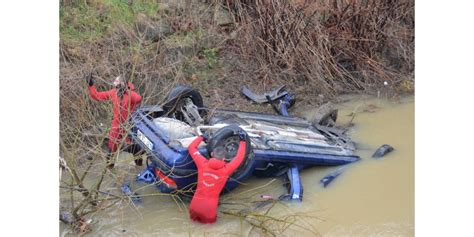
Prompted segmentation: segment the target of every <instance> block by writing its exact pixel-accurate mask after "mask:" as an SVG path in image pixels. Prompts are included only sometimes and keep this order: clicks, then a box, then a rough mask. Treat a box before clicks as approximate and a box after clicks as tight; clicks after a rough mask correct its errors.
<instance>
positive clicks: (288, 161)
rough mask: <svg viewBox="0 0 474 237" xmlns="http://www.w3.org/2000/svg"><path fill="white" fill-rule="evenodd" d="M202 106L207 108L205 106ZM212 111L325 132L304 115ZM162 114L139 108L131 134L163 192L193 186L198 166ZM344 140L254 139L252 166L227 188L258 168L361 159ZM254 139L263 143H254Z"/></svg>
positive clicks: (263, 170)
mask: <svg viewBox="0 0 474 237" xmlns="http://www.w3.org/2000/svg"><path fill="white" fill-rule="evenodd" d="M200 109H201V110H206V108H200ZM212 112H213V113H214V114H216V115H215V116H217V117H218V116H227V117H229V116H230V117H233V118H238V119H237V120H235V119H234V120H232V121H231V122H227V123H230V124H237V125H242V123H241V122H242V121H243V123H247V122H246V121H253V122H255V121H256V123H258V124H265V125H262V126H264V127H265V126H267V127H270V128H271V127H272V126H287V127H289V129H290V130H291V131H293V130H296V129H298V131H303V130H307V131H311V132H314V133H320V134H322V133H321V131H320V130H318V129H317V128H316V127H315V126H313V125H312V124H311V123H310V122H309V121H306V120H304V119H301V118H296V117H285V116H280V115H272V114H263V113H253V112H241V111H233V110H215V111H212ZM161 116H165V111H164V110H163V108H161V107H160V106H157V105H144V106H141V107H139V108H138V109H137V110H136V111H135V112H134V113H133V114H132V116H131V123H132V125H133V127H132V129H131V130H130V134H129V135H130V137H131V138H132V139H133V141H134V143H135V144H138V145H139V146H140V147H141V149H143V150H144V151H145V152H146V153H147V155H148V161H147V169H148V170H150V171H154V170H158V171H159V173H160V175H161V176H159V177H157V179H158V178H159V179H161V181H162V182H158V183H160V185H159V189H160V190H161V191H162V192H165V193H168V192H172V191H174V190H187V189H193V188H194V185H195V183H196V181H197V173H196V166H195V164H194V162H193V160H192V158H191V156H190V155H189V153H188V148H187V146H184V145H182V144H180V143H179V142H175V141H173V140H172V139H171V138H170V134H169V132H167V131H165V130H163V129H162V128H160V127H159V126H157V125H156V123H155V122H154V119H156V118H159V117H161ZM211 120H212V119H211ZM239 121H241V122H239ZM327 137H330V136H327ZM333 137H334V135H333ZM329 139H333V138H328V140H329ZM341 141H342V140H341ZM341 141H337V142H335V143H334V144H332V142H331V145H330V146H329V145H328V146H327V147H323V148H321V147H317V146H316V147H315V146H307V145H305V144H303V145H302V144H298V143H295V144H288V143H285V142H283V143H278V142H275V141H273V140H272V141H265V142H262V141H257V140H252V146H253V160H254V162H252V163H251V167H250V168H249V169H246V170H247V172H246V173H244V174H242V175H240V176H239V177H238V179H233V178H232V177H231V178H230V179H229V180H228V182H227V184H226V186H225V189H226V190H231V189H233V188H235V187H236V186H237V185H238V184H239V182H242V181H244V180H245V179H246V178H248V177H249V176H251V175H252V173H254V172H255V171H258V172H259V174H260V175H261V174H265V176H272V175H275V174H276V173H278V172H279V171H281V170H282V168H284V167H291V166H293V167H298V169H301V168H304V167H307V166H314V165H317V166H335V165H344V164H348V163H351V162H355V161H357V160H359V159H360V158H359V157H358V156H356V155H354V154H353V153H352V150H351V149H350V148H348V147H346V146H344V144H342V145H341ZM254 142H255V143H261V144H260V145H255V144H254ZM263 143H266V144H263ZM270 143H272V144H274V147H279V149H269V148H268V147H267V145H268V144H270ZM275 144H276V145H275ZM262 147H263V148H262ZM329 148H330V149H329ZM199 150H200V152H201V154H204V155H205V156H207V154H208V151H207V148H206V147H205V146H202V147H200V148H199ZM326 150H327V151H326ZM164 177H165V178H164ZM157 181H160V180H157ZM170 182H171V183H173V185H171V186H172V187H170Z"/></svg>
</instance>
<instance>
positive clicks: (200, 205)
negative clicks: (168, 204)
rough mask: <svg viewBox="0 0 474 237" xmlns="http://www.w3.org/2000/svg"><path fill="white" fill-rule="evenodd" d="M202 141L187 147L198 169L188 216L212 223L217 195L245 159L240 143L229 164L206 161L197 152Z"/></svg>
mask: <svg viewBox="0 0 474 237" xmlns="http://www.w3.org/2000/svg"><path fill="white" fill-rule="evenodd" d="M202 140H203V137H202V136H199V137H197V138H196V139H195V140H194V141H193V142H192V143H191V144H190V145H189V154H191V157H192V158H193V160H194V162H195V163H196V166H197V169H198V183H197V189H196V192H195V193H194V196H193V200H192V201H191V205H190V206H189V215H190V217H191V219H193V220H194V221H199V222H201V223H213V222H215V221H216V218H217V206H218V203H219V195H220V193H221V191H222V189H223V188H224V186H225V184H226V182H227V179H228V178H229V176H230V175H231V174H232V173H234V171H235V169H237V168H238V167H239V165H240V163H242V161H243V160H244V158H245V146H246V144H245V141H240V144H239V149H238V150H237V155H236V157H235V158H234V159H233V160H232V161H231V162H229V163H226V162H225V161H224V160H219V159H215V158H211V159H209V160H207V159H206V158H205V157H204V156H202V155H201V154H200V153H199V151H198V145H199V143H201V142H202Z"/></svg>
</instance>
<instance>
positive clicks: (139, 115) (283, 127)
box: [130, 86, 360, 200]
mask: <svg viewBox="0 0 474 237" xmlns="http://www.w3.org/2000/svg"><path fill="white" fill-rule="evenodd" d="M241 92H242V93H243V95H245V96H247V97H248V98H250V99H251V100H253V101H255V102H257V103H265V102H268V103H271V104H272V106H273V107H274V109H275V110H276V111H277V112H278V113H279V115H273V114H264V113H256V112H243V111H235V110H227V109H209V108H207V107H205V106H204V104H203V100H202V97H201V95H200V94H199V92H198V91H196V90H194V89H192V88H191V87H188V86H178V87H176V88H174V89H173V90H172V91H171V92H170V93H169V95H168V96H167V99H166V100H165V103H163V105H162V106H159V105H142V106H141V107H139V108H138V109H137V110H136V111H135V112H134V114H133V115H132V117H131V123H132V126H133V127H132V129H131V130H130V136H131V138H132V139H133V141H134V143H136V144H137V145H138V146H139V147H140V148H141V149H142V150H143V151H145V153H146V154H147V157H148V158H147V162H146V163H147V167H146V169H145V170H144V171H143V172H141V173H140V174H139V175H138V177H137V180H138V181H142V182H146V183H154V184H156V185H157V187H158V188H159V189H160V190H161V192H165V193H170V192H174V191H178V190H179V191H180V192H183V191H191V192H192V191H193V190H194V188H195V186H196V181H197V172H196V166H195V164H194V162H193V160H192V158H191V156H190V155H189V153H188V146H189V144H190V143H191V142H192V141H193V140H194V139H195V138H196V136H198V135H200V134H203V133H204V132H208V133H210V134H211V139H210V140H209V142H208V143H207V144H202V145H201V146H200V147H199V150H200V152H201V154H203V155H204V156H207V157H209V154H210V153H211V152H212V150H213V149H215V148H216V147H219V146H220V147H223V148H225V150H226V156H225V157H226V158H225V159H226V161H230V160H231V159H233V157H234V156H235V155H236V152H237V149H238V144H239V138H238V136H237V135H236V133H235V131H236V130H237V129H239V128H240V129H243V130H244V131H245V132H246V133H247V134H248V136H247V137H248V141H247V142H248V144H250V146H247V150H246V155H245V156H246V157H245V160H244V162H242V164H241V165H240V166H239V168H238V169H237V170H236V171H235V172H234V173H233V175H232V176H231V177H230V178H229V180H228V181H227V184H226V186H225V190H226V191H229V190H231V189H233V188H235V187H236V186H237V185H238V184H239V183H240V182H243V181H244V180H245V179H247V178H248V177H250V176H251V175H252V174H253V175H255V176H258V177H276V176H284V177H285V179H286V180H287V181H288V182H286V184H287V187H288V194H284V195H282V196H281V197H280V198H281V199H296V200H302V196H303V186H302V184H301V181H300V177H299V170H301V169H303V168H305V167H308V166H336V165H344V164H348V163H351V162H355V161H357V160H359V159H360V158H359V157H358V156H356V155H354V146H353V144H352V142H351V141H350V139H349V138H348V137H347V136H345V134H344V133H342V132H341V131H340V130H338V129H336V128H333V127H331V125H332V123H330V122H328V121H331V122H334V121H335V120H336V116H337V111H329V112H328V113H327V114H325V115H324V116H320V119H319V120H318V121H317V122H315V121H313V122H310V121H307V120H305V119H302V118H297V117H290V116H288V113H287V109H288V108H289V107H290V106H291V105H293V104H294V96H293V95H291V94H290V93H288V92H286V91H284V87H279V88H277V89H276V90H274V91H272V92H270V93H266V94H265V95H256V94H254V93H253V92H251V91H250V90H249V89H248V88H246V87H242V88H241Z"/></svg>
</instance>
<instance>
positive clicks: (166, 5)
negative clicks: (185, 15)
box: [159, 0, 191, 12]
mask: <svg viewBox="0 0 474 237" xmlns="http://www.w3.org/2000/svg"><path fill="white" fill-rule="evenodd" d="M186 2H189V3H190V2H191V1H189V0H187V1H186V0H162V1H161V3H160V5H159V6H160V10H162V11H164V12H170V11H176V10H183V9H184V8H185V7H186V4H187V3H186Z"/></svg>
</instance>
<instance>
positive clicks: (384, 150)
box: [372, 144, 393, 158]
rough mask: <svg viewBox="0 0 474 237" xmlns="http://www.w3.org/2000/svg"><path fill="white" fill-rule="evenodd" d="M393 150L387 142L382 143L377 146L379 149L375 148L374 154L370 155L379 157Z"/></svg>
mask: <svg viewBox="0 0 474 237" xmlns="http://www.w3.org/2000/svg"><path fill="white" fill-rule="evenodd" d="M391 151H393V147H392V146H390V145H388V144H383V145H382V146H380V147H379V149H377V150H376V151H375V152H374V154H373V155H372V158H381V157H383V156H384V155H385V154H387V153H389V152H391Z"/></svg>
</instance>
